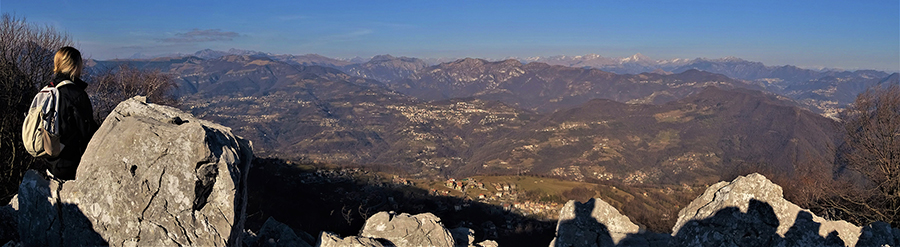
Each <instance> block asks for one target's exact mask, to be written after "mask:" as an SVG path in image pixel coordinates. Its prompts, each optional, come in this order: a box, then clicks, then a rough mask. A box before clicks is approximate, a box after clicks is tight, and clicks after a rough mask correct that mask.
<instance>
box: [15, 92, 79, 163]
mask: <svg viewBox="0 0 900 247" xmlns="http://www.w3.org/2000/svg"><path fill="white" fill-rule="evenodd" d="M68 84H73V83H72V81H69V80H65V81H62V82H60V83H59V85H56V87H51V86H46V87H44V88H43V89H41V92H39V93H38V94H37V95H35V96H34V99H33V100H31V107H30V108H28V115H27V116H26V117H25V123H24V124H23V125H22V142H23V143H25V150H26V151H28V153H29V154H31V156H34V157H42V158H46V157H56V156H59V153H60V152H61V151H62V149H63V148H65V145H63V144H61V143H60V142H59V106H58V105H59V90H58V89H57V88H59V87H62V86H65V85H68Z"/></svg>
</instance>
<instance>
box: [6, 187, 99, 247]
mask: <svg viewBox="0 0 900 247" xmlns="http://www.w3.org/2000/svg"><path fill="white" fill-rule="evenodd" d="M61 186H62V184H61V183H58V182H55V181H53V182H51V181H48V180H46V179H44V178H42V177H41V176H40V175H38V173H37V172H35V171H34V170H29V171H28V172H26V173H25V177H24V178H23V182H22V184H20V185H19V195H18V196H17V200H18V202H17V203H18V207H19V208H18V211H17V212H16V214H17V215H18V216H17V217H18V228H19V230H18V231H19V239H20V242H21V243H22V244H23V245H24V246H104V245H109V243H107V242H106V240H104V239H103V238H102V237H101V236H100V234H98V233H97V232H95V231H94V228H93V225H92V224H91V222H90V220H88V218H87V217H86V216H85V215H84V213H83V212H82V211H81V210H80V209H79V208H78V205H75V204H69V203H61V202H60V201H59V200H58V198H59V197H55V196H53V195H54V194H57V193H58V189H59V188H60V187H61ZM54 190H57V191H54Z"/></svg>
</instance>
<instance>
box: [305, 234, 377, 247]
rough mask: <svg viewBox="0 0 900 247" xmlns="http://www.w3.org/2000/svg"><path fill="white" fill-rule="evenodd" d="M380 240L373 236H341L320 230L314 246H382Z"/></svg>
mask: <svg viewBox="0 0 900 247" xmlns="http://www.w3.org/2000/svg"><path fill="white" fill-rule="evenodd" d="M382 246H384V245H382V244H381V243H380V242H378V241H377V240H375V239H373V238H367V237H357V236H349V237H346V238H341V237H340V236H338V235H337V234H334V233H330V232H322V233H321V234H319V241H318V242H316V247H382Z"/></svg>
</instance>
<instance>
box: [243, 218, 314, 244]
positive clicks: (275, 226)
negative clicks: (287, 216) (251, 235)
mask: <svg viewBox="0 0 900 247" xmlns="http://www.w3.org/2000/svg"><path fill="white" fill-rule="evenodd" d="M257 238H258V240H257V242H256V244H255V245H253V246H271V247H282V246H283V247H289V246H297V247H304V246H310V247H311V246H312V244H314V243H309V242H306V241H305V240H303V239H302V238H300V237H299V236H297V234H295V233H294V230H293V229H291V227H289V226H287V225H285V224H284V223H281V222H278V221H277V220H275V219H273V218H272V217H269V218H268V219H266V222H265V223H263V225H262V227H260V229H259V234H257Z"/></svg>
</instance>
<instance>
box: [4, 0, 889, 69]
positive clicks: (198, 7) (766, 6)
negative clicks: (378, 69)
mask: <svg viewBox="0 0 900 247" xmlns="http://www.w3.org/2000/svg"><path fill="white" fill-rule="evenodd" d="M0 11H2V12H3V13H10V14H13V15H15V16H16V17H20V18H21V17H24V18H26V19H27V20H28V21H29V22H32V23H37V24H41V25H51V26H54V27H56V28H58V29H59V30H62V31H65V32H67V33H68V34H69V35H71V36H72V38H74V40H75V41H76V43H77V47H78V48H80V49H81V50H82V52H83V53H85V55H86V56H89V57H92V58H95V59H111V58H127V57H131V56H132V55H133V54H135V53H143V54H148V55H157V54H167V53H176V52H181V53H193V52H195V51H197V50H201V49H205V48H211V49H216V50H228V49H229V48H238V49H248V50H258V51H264V52H271V53H277V54H307V53H317V54H321V55H324V56H329V57H340V58H350V57H356V56H360V57H371V56H373V55H377V54H391V55H395V56H411V57H422V58H425V57H434V58H436V57H451V58H461V57H479V58H489V59H498V58H505V57H532V56H552V55H584V54H590V53H594V54H600V55H602V56H605V57H622V56H630V55H632V54H634V53H642V54H644V55H647V56H649V57H651V58H654V59H672V58H697V57H707V58H720V57H726V56H736V57H740V58H744V59H747V60H751V61H760V62H763V63H765V64H766V65H785V64H791V65H797V66H801V67H830V68H843V69H879V70H887V71H900V1H897V0H885V1H883V0H878V1H828V0H824V1H822V0H820V1H741V2H738V1H687V0H686V1H639V0H638V1H625V0H622V1H422V0H418V1H190V0H182V1H167V0H163V1H71V0H70V1H49V0H17V1H11V0H3V1H2V2H0Z"/></svg>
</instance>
